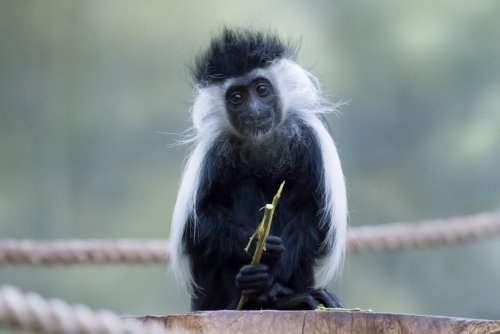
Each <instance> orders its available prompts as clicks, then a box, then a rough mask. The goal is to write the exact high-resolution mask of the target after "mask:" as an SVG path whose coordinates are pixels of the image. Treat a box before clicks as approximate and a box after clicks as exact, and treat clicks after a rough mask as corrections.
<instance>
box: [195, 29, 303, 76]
mask: <svg viewBox="0 0 500 334" xmlns="http://www.w3.org/2000/svg"><path fill="white" fill-rule="evenodd" d="M293 55H294V48H293V47H291V46H290V45H289V44H286V43H283V42H282V41H281V40H280V39H279V38H278V36H276V34H272V33H262V32H256V31H251V30H239V29H238V30H237V29H229V28H227V27H224V28H223V30H222V33H221V34H220V36H218V37H215V38H212V40H211V42H210V45H209V47H208V48H207V50H206V51H205V52H203V53H202V54H200V55H199V56H198V57H197V58H196V61H195V64H194V66H193V69H192V71H193V76H194V79H195V80H196V82H197V83H198V84H200V85H202V86H206V85H209V84H211V83H220V82H222V81H224V80H226V79H228V78H231V77H238V76H241V75H244V74H245V73H248V72H250V71H252V70H254V69H256V68H258V67H266V66H268V65H270V64H271V63H272V62H273V61H275V60H276V59H279V58H292V57H293Z"/></svg>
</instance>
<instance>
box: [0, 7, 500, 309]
mask: <svg viewBox="0 0 500 334" xmlns="http://www.w3.org/2000/svg"><path fill="white" fill-rule="evenodd" d="M223 24H227V25H230V26H233V25H237V26H243V27H247V26H250V27H254V28H263V29H269V28H272V29H276V30H277V31H278V32H279V33H280V34H281V35H282V36H283V37H284V38H291V39H292V40H297V41H299V40H300V41H301V45H302V47H301V50H300V52H299V61H300V62H301V63H302V64H304V65H305V66H306V67H307V68H310V69H311V70H312V71H313V72H314V73H315V74H316V75H317V76H318V77H319V78H320V80H321V81H322V83H323V86H324V89H325V92H326V93H327V94H328V96H330V97H331V99H333V100H344V101H349V103H348V105H346V106H344V107H343V109H342V113H341V115H340V116H335V115H332V116H331V117H329V118H330V122H331V124H332V129H333V133H334V137H335V140H336V141H337V143H338V146H339V150H340V154H341V157H342V161H343V165H344V168H345V174H346V177H347V184H348V187H349V199H350V212H351V223H352V225H363V224H380V223H386V222H393V221H409V220H411V221H412V220H420V219H424V218H431V217H447V216H453V215H462V214H469V213H475V212H479V211H487V210H497V209H498V208H499V207H500V191H499V189H500V34H499V31H500V2H498V1H494V0H484V1H465V0H461V1H430V0H426V1H417V2H400V1H369V0H362V1H328V0H323V1H261V0H256V1H250V2H235V1H204V2H203V1H159V0H157V1H131V0H120V1H118V0H104V1H103V0H99V1H97V0H87V1H27V0H24V1H14V0H12V1H2V2H1V3H0V48H1V51H0V238H34V239H53V238H121V237H129V238H165V239H166V238H168V234H169V224H170V215H171V212H172V208H173V205H174V200H175V195H176V190H177V185H178V182H179V177H180V171H181V166H182V162H183V157H184V155H185V153H186V151H187V147H183V146H180V147H173V148H171V147H169V146H168V144H172V143H174V142H175V141H176V140H177V139H179V137H178V136H176V135H172V133H177V134H179V133H182V131H183V130H185V129H186V128H187V127H188V126H189V115H188V110H189V105H190V102H191V100H192V89H191V79H190V76H189V70H188V69H187V65H188V64H189V63H190V61H191V60H192V59H193V57H194V55H195V54H196V53H197V52H198V51H199V50H200V49H201V48H202V47H203V46H205V45H206V44H207V41H208V38H209V37H210V36H211V34H213V33H214V32H217V30H218V28H220V27H221V26H222V25H223ZM165 133H169V134H167V135H166V134H165ZM243 246H244V245H242V247H243ZM499 254H500V242H499V241H498V239H497V240H490V241H482V242H480V243H474V244H470V245H460V246H452V247H443V248H438V249H427V250H418V251H408V252H406V251H404V252H403V251H401V252H395V253H386V254H369V255H363V256H357V257H352V258H349V259H347V262H346V265H345V269H344V272H343V276H342V278H341V279H339V280H338V281H336V282H334V284H332V288H333V289H334V290H335V291H336V292H337V293H338V295H339V296H340V297H341V298H342V299H343V300H344V302H345V304H346V305H347V306H348V307H362V308H372V309H374V310H376V311H391V312H415V313H433V314H438V315H453V316H464V317H481V318H497V319H498V318H500V304H499V303H498V300H499V299H500V286H499V284H498V282H500V260H499ZM0 283H2V284H3V283H10V284H15V285H18V286H20V287H21V288H23V289H25V290H35V291H38V292H40V293H42V294H44V295H47V296H55V297H61V298H63V299H65V300H67V301H68V302H81V303H85V304H89V305H90V306H92V307H96V308H102V307H105V308H111V309H114V310H116V311H118V312H124V313H129V314H166V313H179V312H184V311H186V310H187V309H188V301H187V298H186V296H185V295H183V294H182V293H181V292H179V291H178V289H177V287H176V285H175V283H174V282H173V280H172V277H171V275H169V274H168V272H167V269H166V268H150V267H125V266H118V267H81V268H69V269H68V268H49V269H47V268H43V269H40V268H26V267H22V268H21V267H19V268H12V267H11V268H0Z"/></svg>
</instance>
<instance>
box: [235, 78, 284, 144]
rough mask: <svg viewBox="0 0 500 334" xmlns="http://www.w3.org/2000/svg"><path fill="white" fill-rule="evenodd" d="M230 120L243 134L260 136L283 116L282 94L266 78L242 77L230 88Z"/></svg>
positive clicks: (274, 125) (275, 124)
mask: <svg viewBox="0 0 500 334" xmlns="http://www.w3.org/2000/svg"><path fill="white" fill-rule="evenodd" d="M225 102H226V110H227V114H228V118H229V122H230V123H231V125H232V126H233V128H234V129H235V130H236V131H237V132H238V133H239V134H240V135H242V136H245V137H247V136H258V135H263V134H265V133H267V132H269V131H271V130H272V129H273V128H274V127H276V126H277V125H278V124H279V123H280V122H281V119H282V112H281V108H280V103H279V98H278V96H277V94H276V92H275V90H274V87H273V85H272V84H271V82H270V81H269V80H267V79H265V78H262V77H257V78H254V79H251V80H250V79H240V80H238V81H235V82H233V84H232V85H231V86H230V87H229V88H228V89H227V91H226V96H225Z"/></svg>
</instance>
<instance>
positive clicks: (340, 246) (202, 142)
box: [170, 59, 347, 290]
mask: <svg viewBox="0 0 500 334" xmlns="http://www.w3.org/2000/svg"><path fill="white" fill-rule="evenodd" d="M250 75H251V76H255V75H261V76H263V77H266V78H267V79H268V80H269V81H271V83H272V84H273V85H274V86H275V88H276V89H277V90H278V95H279V96H280V97H281V103H282V107H283V119H284V121H286V118H287V117H290V116H292V115H294V116H296V117H299V118H300V119H302V120H303V121H304V123H305V124H307V125H308V126H309V127H310V128H311V129H312V130H313V132H314V134H315V135H316V138H317V140H318V143H319V145H320V149H321V154H322V160H323V167H324V168H323V169H324V175H323V180H322V181H323V182H324V189H325V193H324V194H323V196H324V202H325V203H326V206H325V208H324V209H323V210H322V211H321V212H319V213H318V214H320V215H321V216H322V220H321V223H322V224H327V226H328V233H327V237H326V240H325V242H324V244H323V245H322V247H324V249H325V251H326V256H325V257H324V258H323V259H321V261H319V263H318V266H317V268H316V271H315V279H316V286H317V287H324V286H325V285H326V284H327V283H328V282H329V280H330V279H331V278H332V277H333V276H334V275H335V273H336V272H337V271H338V269H339V268H340V266H341V264H342V260H343V258H344V253H345V242H346V228H347V200H346V191H345V183H344V176H343V174H342V168H341V165H340V160H339V157H338V154H337V150H336V148H335V144H334V142H333V139H332V137H331V136H330V134H329V133H328V131H327V129H326V128H325V126H324V124H323V123H322V122H321V120H320V119H319V117H318V114H321V113H327V112H331V111H334V110H335V108H336V105H334V104H331V103H328V102H327V101H326V100H324V99H323V98H322V96H321V90H320V86H319V83H318V80H317V79H316V78H315V77H314V76H313V75H312V74H311V73H309V72H307V71H305V70H304V69H303V68H302V67H300V66H299V65H297V64H296V63H295V62H293V61H291V60H289V59H281V60H279V61H276V62H275V63H273V64H271V65H270V66H269V67H268V68H266V69H257V70H255V71H252V73H251V74H250ZM231 81H232V80H231V79H229V80H227V81H226V82H225V83H224V84H222V85H218V84H213V85H210V86H208V87H204V88H196V92H195V93H196V98H195V102H194V105H193V108H192V110H191V113H192V121H193V128H192V130H193V131H194V134H193V137H192V138H191V139H189V140H188V141H192V142H193V143H194V148H193V150H192V152H191V154H190V156H189V158H188V160H187V163H186V167H185V169H184V173H183V176H182V181H181V184H180V189H179V194H178V196H177V202H176V204H175V208H174V214H173V219H172V229H171V233H170V240H171V265H172V269H173V271H174V273H175V274H176V275H177V277H178V281H179V282H181V283H182V284H185V286H186V288H187V289H188V290H189V289H190V288H191V286H192V284H193V283H194V282H193V278H192V275H191V270H190V264H189V260H188V258H187V257H186V254H185V252H184V248H183V247H184V246H183V244H182V235H183V233H184V228H185V227H186V222H187V220H188V217H189V215H193V217H194V219H195V223H196V212H195V203H196V194H197V191H198V185H199V181H200V180H199V178H200V171H201V169H202V167H203V163H204V159H205V155H206V153H207V152H208V151H209V149H210V148H211V146H212V145H213V142H214V140H215V139H216V138H217V137H218V136H219V135H220V134H221V133H222V132H223V131H228V130H229V131H230V130H231V126H230V123H229V121H228V119H227V117H226V112H225V107H224V92H225V90H226V88H227V87H228V86H229V85H230V84H231Z"/></svg>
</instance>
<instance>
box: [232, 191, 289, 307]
mask: <svg viewBox="0 0 500 334" xmlns="http://www.w3.org/2000/svg"><path fill="white" fill-rule="evenodd" d="M284 185H285V181H283V182H282V183H281V185H280V187H279V188H278V191H277V192H276V195H274V197H273V201H272V204H266V206H265V207H264V217H263V218H262V221H261V222H260V224H259V226H257V229H256V230H255V232H254V234H252V236H251V237H250V240H249V241H248V244H247V246H246V247H245V251H246V252H248V249H249V248H250V245H251V243H252V241H253V239H254V238H255V236H258V241H257V247H255V252H254V253H253V257H252V262H251V263H250V264H251V265H256V264H259V263H260V259H261V258H262V254H263V253H264V251H265V246H266V238H267V236H268V235H269V231H270V230H271V222H272V220H273V215H274V210H275V209H276V205H277V204H278V201H279V199H280V197H281V192H282V191H283V187H284ZM246 302H247V298H246V296H241V297H240V301H239V303H238V307H237V308H236V309H237V310H238V311H241V310H242V309H243V306H245V303H246Z"/></svg>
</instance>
